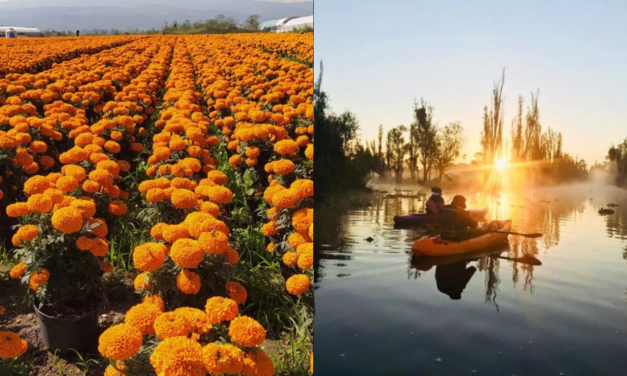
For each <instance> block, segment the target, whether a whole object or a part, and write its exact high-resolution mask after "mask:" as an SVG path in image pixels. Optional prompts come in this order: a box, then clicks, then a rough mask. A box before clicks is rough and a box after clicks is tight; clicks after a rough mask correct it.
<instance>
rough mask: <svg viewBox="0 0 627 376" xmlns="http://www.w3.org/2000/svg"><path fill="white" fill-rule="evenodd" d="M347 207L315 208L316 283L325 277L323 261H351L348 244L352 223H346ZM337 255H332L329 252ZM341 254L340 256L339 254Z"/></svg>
mask: <svg viewBox="0 0 627 376" xmlns="http://www.w3.org/2000/svg"><path fill="white" fill-rule="evenodd" d="M347 209H348V208H347V207H343V208H342V207H341V206H340V207H338V205H325V206H318V207H316V208H315V215H314V224H315V228H316V240H315V241H314V282H317V281H319V280H320V279H321V278H322V277H324V275H325V274H324V267H323V266H322V265H321V264H320V261H321V259H333V260H350V259H352V257H351V256H350V255H349V254H344V255H342V254H341V253H348V251H347V250H346V244H348V243H349V241H348V240H349V239H348V238H349V237H348V229H349V225H350V223H349V222H348V221H346V218H345V214H346V212H347ZM330 250H331V251H334V252H335V254H330V253H329V251H330ZM338 253H340V254H338Z"/></svg>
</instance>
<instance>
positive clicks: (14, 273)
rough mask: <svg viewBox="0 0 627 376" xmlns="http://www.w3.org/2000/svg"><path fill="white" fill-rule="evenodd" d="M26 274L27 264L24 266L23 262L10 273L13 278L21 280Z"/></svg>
mask: <svg viewBox="0 0 627 376" xmlns="http://www.w3.org/2000/svg"><path fill="white" fill-rule="evenodd" d="M24 273H26V264H24V263H23V262H20V263H19V264H17V265H15V266H14V267H13V268H12V269H11V271H10V272H9V275H10V276H11V278H14V279H16V278H21V277H22V276H23V275H24Z"/></svg>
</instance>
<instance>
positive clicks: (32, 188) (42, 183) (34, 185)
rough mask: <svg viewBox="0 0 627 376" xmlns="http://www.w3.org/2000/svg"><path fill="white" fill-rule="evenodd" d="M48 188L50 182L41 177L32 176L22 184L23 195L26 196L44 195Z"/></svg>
mask: <svg viewBox="0 0 627 376" xmlns="http://www.w3.org/2000/svg"><path fill="white" fill-rule="evenodd" d="M48 188H50V182H49V181H48V179H46V178H45V177H43V176H41V175H36V176H33V177H32V178H29V179H28V180H26V182H24V193H26V194H27V195H34V194H37V193H44V192H45V191H46V189H48Z"/></svg>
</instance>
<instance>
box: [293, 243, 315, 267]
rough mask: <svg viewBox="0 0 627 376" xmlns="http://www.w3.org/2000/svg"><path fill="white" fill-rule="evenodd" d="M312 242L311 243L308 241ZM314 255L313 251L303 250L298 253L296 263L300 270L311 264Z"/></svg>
mask: <svg viewBox="0 0 627 376" xmlns="http://www.w3.org/2000/svg"><path fill="white" fill-rule="evenodd" d="M310 244H313V243H310ZM313 262H314V256H313V251H312V252H311V253H308V252H304V253H301V254H299V255H298V262H297V265H298V267H299V268H301V269H302V270H305V269H309V268H311V267H312V266H313Z"/></svg>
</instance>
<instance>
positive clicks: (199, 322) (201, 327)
mask: <svg viewBox="0 0 627 376" xmlns="http://www.w3.org/2000/svg"><path fill="white" fill-rule="evenodd" d="M174 313H176V314H177V315H180V316H183V317H185V318H186V319H187V321H188V322H189V324H190V325H191V331H192V333H197V334H205V333H208V332H209V331H210V330H211V327H212V326H211V324H209V322H208V321H207V314H206V313H205V312H204V311H201V310H200V309H198V308H192V307H181V308H177V309H176V310H174Z"/></svg>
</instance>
